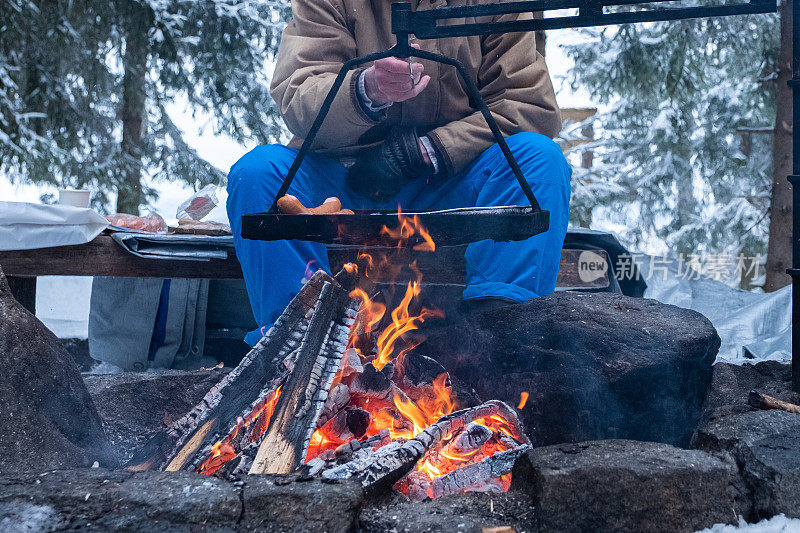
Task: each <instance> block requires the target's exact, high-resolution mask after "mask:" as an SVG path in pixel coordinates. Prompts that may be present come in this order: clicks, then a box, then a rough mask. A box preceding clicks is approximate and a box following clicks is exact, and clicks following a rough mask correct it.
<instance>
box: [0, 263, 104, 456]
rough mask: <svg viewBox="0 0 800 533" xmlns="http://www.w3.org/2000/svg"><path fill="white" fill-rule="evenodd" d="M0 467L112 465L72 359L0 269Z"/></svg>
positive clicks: (100, 426) (100, 430) (92, 408)
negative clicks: (15, 295)
mask: <svg viewBox="0 0 800 533" xmlns="http://www.w3.org/2000/svg"><path fill="white" fill-rule="evenodd" d="M0 368H2V372H0V448H1V449H2V450H3V461H2V462H0V472H24V471H29V470H35V471H39V472H41V471H43V470H47V469H53V468H64V467H74V466H89V465H91V464H92V463H94V462H95V461H98V462H100V464H103V465H107V466H113V465H115V464H116V459H115V457H114V455H113V454H112V453H111V451H110V450H111V449H110V448H109V446H108V442H107V440H106V436H105V434H104V433H103V427H102V424H101V422H100V417H99V416H98V414H97V410H96V409H95V406H94V403H93V402H92V398H91V397H90V396H89V393H88V392H87V390H86V386H85V385H84V384H83V380H82V379H81V375H80V373H79V371H78V368H77V366H76V365H75V361H74V360H73V359H72V357H71V356H70V355H69V353H67V351H66V350H65V349H64V347H63V345H62V344H61V342H60V341H59V340H58V338H56V336H55V335H54V334H53V333H52V332H51V331H50V330H48V329H47V328H46V327H45V326H44V324H42V323H41V322H39V320H37V319H36V317H35V316H33V315H32V314H31V313H29V312H28V311H27V310H26V309H25V308H23V307H22V306H21V305H20V304H19V303H18V302H17V301H16V300H14V298H13V296H12V295H11V291H10V289H9V287H8V283H7V282H6V279H5V276H3V273H2V270H0Z"/></svg>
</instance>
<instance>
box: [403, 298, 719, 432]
mask: <svg viewBox="0 0 800 533" xmlns="http://www.w3.org/2000/svg"><path fill="white" fill-rule="evenodd" d="M424 333H425V334H426V335H427V337H428V339H427V341H426V342H425V343H424V344H422V345H421V346H420V347H419V350H420V351H421V352H422V353H425V354H428V355H429V356H431V357H435V358H436V359H437V360H438V361H439V362H440V363H441V364H442V365H443V366H444V367H445V368H447V369H449V370H450V371H451V373H453V374H454V375H455V376H457V377H459V378H461V379H462V380H464V381H465V382H466V383H467V384H468V385H469V386H471V387H473V388H474V389H475V390H476V391H477V393H478V395H479V396H480V397H482V398H497V399H501V400H504V401H506V402H508V403H510V404H512V405H517V403H518V402H519V400H520V394H521V393H522V392H528V393H529V394H530V398H529V399H528V402H527V405H526V406H525V408H524V409H522V411H521V413H520V414H521V417H522V421H523V423H524V425H525V427H526V430H527V431H528V434H529V436H530V437H531V439H532V441H533V442H534V443H535V444H538V445H547V444H555V443H562V442H580V441H585V440H594V439H606V438H627V439H634V440H648V441H658V442H664V443H668V444H674V445H678V446H685V445H687V444H688V443H689V440H690V438H691V435H692V432H693V431H694V429H695V428H696V427H697V422H698V420H699V418H700V413H701V406H702V402H703V399H704V398H705V394H706V390H707V388H708V384H709V382H710V380H711V365H712V363H713V361H714V358H715V356H716V353H717V350H718V349H719V345H720V339H719V336H718V335H717V333H716V331H715V330H714V327H713V326H712V325H711V323H710V322H709V321H708V320H707V319H706V318H705V317H703V316H702V315H700V314H699V313H696V312H695V311H690V310H687V309H682V308H679V307H675V306H671V305H665V304H662V303H659V302H656V301H654V300H645V299H639V298H631V297H627V296H622V295H619V294H612V293H594V294H591V293H573V292H562V293H557V294H551V295H549V296H544V297H541V298H536V299H533V300H531V301H529V302H527V303H524V304H517V305H510V306H508V307H503V308H500V309H496V310H492V311H487V312H484V313H479V314H476V315H474V316H472V317H470V318H469V319H468V320H467V319H464V320H462V321H461V322H460V323H459V322H458V320H456V321H455V323H452V324H450V325H448V326H446V327H439V328H431V329H428V330H425V331H424Z"/></svg>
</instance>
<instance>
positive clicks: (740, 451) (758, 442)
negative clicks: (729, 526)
mask: <svg viewBox="0 0 800 533" xmlns="http://www.w3.org/2000/svg"><path fill="white" fill-rule="evenodd" d="M694 445H695V446H696V447H697V448H700V449H703V450H707V451H710V452H713V453H718V454H730V455H732V456H733V457H734V458H735V460H736V462H737V464H738V465H739V468H740V470H741V474H742V478H743V480H744V483H745V486H746V490H747V491H748V492H749V494H748V497H749V499H750V501H751V509H750V510H749V513H747V514H745V516H746V517H748V518H749V519H760V518H769V517H771V516H774V515H776V514H780V513H784V514H786V515H787V516H789V517H793V518H800V415H797V414H793V413H787V412H784V411H751V412H747V413H741V414H734V415H730V416H722V417H718V418H714V419H712V420H711V421H709V422H708V423H707V424H705V425H703V426H702V427H701V428H699V429H698V431H697V435H696V436H695V438H694Z"/></svg>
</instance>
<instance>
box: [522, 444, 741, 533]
mask: <svg viewBox="0 0 800 533" xmlns="http://www.w3.org/2000/svg"><path fill="white" fill-rule="evenodd" d="M528 458H529V460H530V465H529V467H528V468H529V470H528V471H527V472H526V471H524V470H525V469H524V468H522V467H520V468H518V469H516V470H515V472H514V474H513V475H514V481H513V483H514V484H515V485H520V484H523V485H526V486H527V489H528V490H529V491H530V492H531V494H532V496H533V505H534V506H535V507H536V512H537V520H538V526H539V531H541V532H548V531H564V532H569V531H618V532H624V531H632V532H639V531H670V532H678V531H689V532H691V531H697V530H699V529H703V528H706V527H710V526H712V525H713V524H717V523H735V519H736V512H737V509H736V508H735V506H734V501H733V498H732V496H731V494H730V493H729V490H728V489H729V482H730V480H731V478H732V476H734V475H735V469H734V467H733V466H732V465H730V464H728V463H726V462H724V461H722V460H720V459H718V458H716V457H714V456H712V455H710V454H707V453H704V452H701V451H698V450H682V449H679V448H674V447H672V446H669V445H666V444H660V443H652V442H635V441H624V440H609V441H594V442H584V443H580V444H561V445H556V446H547V447H544V448H536V449H534V450H532V451H531V452H530V454H529V456H528Z"/></svg>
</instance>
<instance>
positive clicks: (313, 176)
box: [228, 133, 572, 344]
mask: <svg viewBox="0 0 800 533" xmlns="http://www.w3.org/2000/svg"><path fill="white" fill-rule="evenodd" d="M507 142H508V145H509V147H510V148H511V150H512V152H513V153H514V155H515V157H516V158H517V161H518V162H519V164H520V167H521V168H522V171H523V174H524V175H525V177H526V178H527V180H528V182H529V183H530V184H531V188H532V189H533V192H534V194H535V195H536V198H537V199H538V200H539V203H540V205H541V206H542V208H543V209H547V210H549V211H550V229H549V230H548V231H547V232H546V233H543V234H541V235H537V236H534V237H531V238H530V239H527V240H525V241H519V242H510V243H495V242H493V241H481V242H478V243H474V244H471V245H470V246H469V247H468V248H467V254H466V260H467V288H466V290H465V291H464V298H478V297H485V296H493V297H504V298H509V299H512V300H516V301H525V300H528V299H530V298H534V297H536V296H542V295H545V294H549V293H551V292H553V290H554V289H555V283H556V277H557V275H558V265H559V261H560V258H561V247H562V245H563V243H564V236H565V234H566V230H567V221H568V217H569V197H570V176H571V173H572V171H571V169H570V167H569V165H568V164H567V162H566V160H565V159H564V156H563V154H562V153H561V149H560V148H559V147H558V145H557V144H556V143H554V142H553V141H552V140H550V139H549V138H547V137H545V136H543V135H539V134H537V133H520V134H517V135H513V136H511V137H509V138H508V139H507ZM295 154H296V151H295V150H292V149H289V148H284V147H281V146H262V147H259V148H256V149H255V150H253V151H251V152H250V153H248V154H247V155H245V156H244V157H243V158H242V159H241V160H240V161H239V162H238V163H236V165H234V167H233V169H231V173H230V176H229V178H228V192H229V197H228V216H229V218H230V221H231V227H232V229H233V232H234V239H235V243H236V252H237V255H238V257H239V261H240V263H242V270H243V272H244V276H245V282H246V284H247V290H248V295H249V296H250V301H251V304H252V306H253V313H254V315H255V317H256V321H257V322H258V324H259V325H260V326H268V325H270V324H271V323H272V322H273V321H274V319H275V318H276V317H277V315H278V314H279V313H280V312H281V311H282V310H283V308H284V307H285V306H286V304H287V303H288V302H289V300H290V299H291V298H292V297H293V296H294V294H296V293H297V291H298V290H299V288H300V282H301V279H302V277H303V273H304V272H305V270H306V266H307V264H308V263H309V262H310V261H315V262H316V266H314V267H313V268H312V270H315V269H316V268H324V269H326V270H329V266H328V260H327V254H326V251H325V246H324V245H321V244H315V243H304V242H299V241H278V242H259V241H250V240H246V239H242V238H241V237H240V236H239V233H240V229H241V227H240V221H239V217H240V216H241V215H242V214H246V213H257V212H263V211H265V210H266V209H267V207H268V206H269V205H270V204H271V202H272V200H273V199H274V196H275V193H276V191H277V190H278V187H279V186H280V182H281V181H282V179H283V176H285V175H286V172H287V170H288V168H289V166H290V165H291V163H292V160H293V159H294V156H295ZM345 174H346V170H345V169H344V167H342V166H341V165H340V164H339V163H337V162H335V161H333V160H332V159H329V158H327V157H324V156H319V155H314V154H312V155H310V156H309V157H308V158H306V161H305V162H304V163H303V165H302V167H301V169H300V172H298V174H297V177H296V178H295V180H294V182H293V184H292V188H291V189H290V190H289V193H290V194H293V195H295V196H297V197H298V198H299V199H300V201H301V202H303V203H304V204H305V205H318V204H320V203H322V201H324V200H325V198H327V197H329V196H338V197H339V198H341V199H342V203H343V205H344V206H345V207H349V208H356V209H365V208H382V209H393V208H396V206H397V205H401V206H402V207H403V209H405V210H433V209H450V208H454V207H471V206H501V205H527V203H528V202H527V199H526V198H525V195H524V193H523V192H522V189H521V188H520V186H519V184H518V183H517V181H516V179H515V177H514V174H513V173H512V172H511V169H510V168H509V166H508V163H507V162H506V160H505V158H504V157H503V155H502V152H501V151H500V148H499V147H498V146H497V145H495V146H492V147H491V148H489V149H488V150H486V151H485V152H484V153H483V154H482V155H480V156H479V157H478V158H477V159H476V160H475V162H474V163H473V164H472V165H471V166H470V167H469V168H468V169H467V170H465V171H463V172H461V173H460V174H459V175H457V176H454V177H453V178H451V179H449V180H446V181H436V180H434V181H432V182H429V183H428V182H425V181H424V180H416V181H413V182H411V183H409V184H408V185H407V186H406V187H404V188H403V190H401V191H400V193H399V194H398V195H397V197H396V198H395V199H394V200H392V201H390V202H388V203H386V204H383V205H376V204H374V203H372V202H369V201H366V200H364V199H363V198H360V197H358V196H356V195H354V194H353V193H351V192H350V191H349V190H348V189H347V188H346V186H345V183H344V181H345ZM258 338H259V334H258V333H256V332H254V333H253V334H251V335H248V338H247V340H248V342H251V344H252V343H254V342H256V341H257V340H258Z"/></svg>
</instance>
